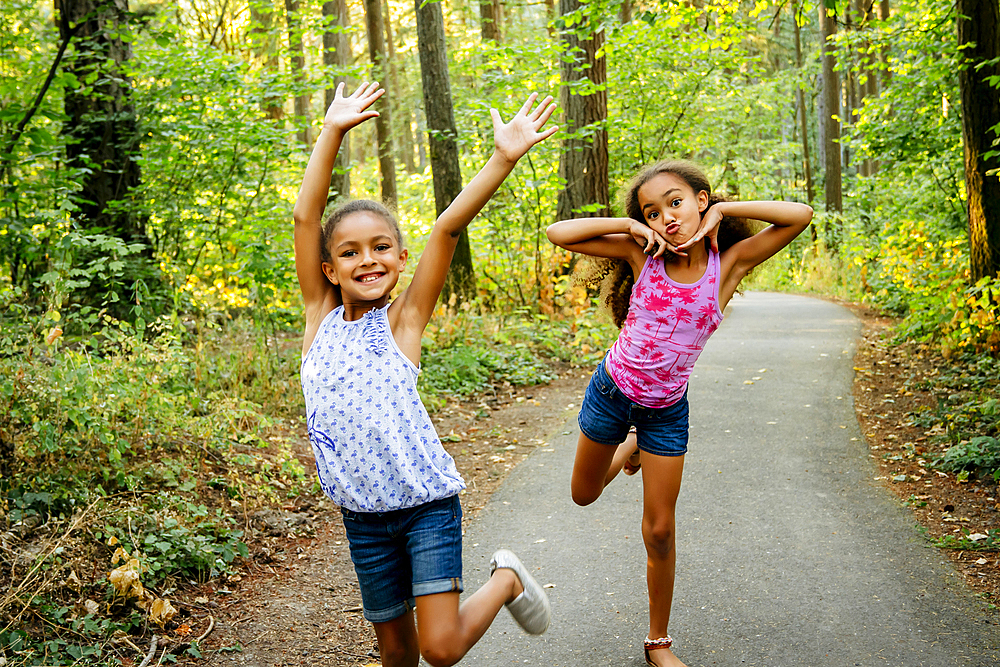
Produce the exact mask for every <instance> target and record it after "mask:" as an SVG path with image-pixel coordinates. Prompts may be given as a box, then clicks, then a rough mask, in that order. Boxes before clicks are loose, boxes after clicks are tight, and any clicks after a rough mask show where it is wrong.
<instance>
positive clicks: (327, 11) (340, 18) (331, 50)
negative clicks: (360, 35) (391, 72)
mask: <svg viewBox="0 0 1000 667" xmlns="http://www.w3.org/2000/svg"><path fill="white" fill-rule="evenodd" d="M350 25H351V16H350V13H349V11H348V9H347V0H327V2H324V3H323V28H324V32H323V64H324V65H326V66H327V67H335V68H337V70H338V73H337V76H336V78H334V79H333V81H332V84H333V87H332V88H327V89H326V94H325V100H324V101H325V105H324V107H323V108H324V110H325V109H328V108H329V107H330V105H331V104H333V98H334V96H335V94H336V92H337V85H339V84H340V83H343V84H344V94H345V95H350V94H351V92H353V91H351V90H348V88H350V81H349V80H348V78H347V77H346V76H345V75H344V72H346V71H347V68H348V67H349V66H350V64H351V60H352V54H351V37H350V35H349V34H348V33H347V28H348V27H349V26H350ZM336 28H339V30H336ZM350 158H351V134H350V132H348V133H347V134H346V135H345V136H344V139H343V141H341V144H340V151H339V152H338V153H337V160H336V162H334V163H333V179H332V180H331V181H330V197H329V198H330V201H335V200H337V199H346V198H349V197H350V196H351V167H350V164H351V159H350Z"/></svg>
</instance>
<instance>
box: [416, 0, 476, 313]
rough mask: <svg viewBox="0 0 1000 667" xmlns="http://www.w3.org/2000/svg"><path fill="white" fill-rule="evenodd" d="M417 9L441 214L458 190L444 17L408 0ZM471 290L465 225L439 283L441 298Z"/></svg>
mask: <svg viewBox="0 0 1000 667" xmlns="http://www.w3.org/2000/svg"><path fill="white" fill-rule="evenodd" d="M414 4H415V5H416V12H417V45H418V50H419V51H420V78H421V81H422V82H423V88H424V112H425V113H426V114H427V135H428V137H427V139H428V145H429V146H430V154H431V155H430V158H431V160H430V161H431V173H432V175H433V177H434V204H435V209H436V210H437V215H441V213H443V212H444V210H445V209H446V208H448V207H449V206H450V205H451V202H452V201H454V199H455V197H457V196H458V193H459V192H461V191H462V170H461V167H460V166H459V162H458V141H457V140H456V137H457V132H456V131H455V111H454V108H453V106H452V101H451V83H450V81H449V79H448V54H447V51H446V47H445V41H444V16H443V15H442V14H441V5H440V3H437V2H424V0H414ZM475 293H476V276H475V273H474V272H473V269H472V249H471V247H470V246H469V235H468V230H464V229H463V230H462V233H461V235H460V236H459V237H458V247H457V248H456V249H455V256H454V257H453V258H452V261H451V268H450V269H449V271H448V279H447V281H446V282H445V286H444V296H445V299H448V300H450V299H451V296H452V295H453V294H454V295H457V296H458V297H460V298H464V299H471V298H473V297H474V296H475Z"/></svg>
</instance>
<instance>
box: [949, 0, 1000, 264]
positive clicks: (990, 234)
mask: <svg viewBox="0 0 1000 667" xmlns="http://www.w3.org/2000/svg"><path fill="white" fill-rule="evenodd" d="M956 8H957V10H958V18H957V24H958V45H959V48H960V49H962V51H961V53H962V56H963V60H964V62H963V66H962V68H961V69H960V70H959V73H958V85H959V89H960V91H961V95H962V140H963V143H964V144H965V190H966V196H967V197H968V202H967V209H968V215H969V245H970V259H971V266H970V268H971V277H972V280H973V281H976V280H979V279H980V278H983V277H985V276H1000V178H998V176H997V172H995V171H994V172H993V173H992V174H991V173H989V172H990V171H991V170H996V169H1000V158H998V157H997V156H996V155H993V156H990V157H987V153H988V152H989V151H991V150H993V141H994V140H995V139H997V138H998V137H997V129H998V128H1000V92H998V91H997V88H996V87H995V86H994V85H991V82H990V79H991V78H992V79H993V80H994V81H997V80H1000V16H998V13H1000V9H998V4H997V0H958V2H957V7H956Z"/></svg>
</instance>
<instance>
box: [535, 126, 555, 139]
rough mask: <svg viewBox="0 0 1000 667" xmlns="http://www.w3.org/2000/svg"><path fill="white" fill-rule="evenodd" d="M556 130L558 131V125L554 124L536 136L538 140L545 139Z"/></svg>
mask: <svg viewBox="0 0 1000 667" xmlns="http://www.w3.org/2000/svg"><path fill="white" fill-rule="evenodd" d="M558 131H559V126H558V125H554V126H552V127H550V128H549V129H547V130H545V131H544V132H542V133H541V134H540V135H539V136H538V141H545V140H546V139H548V138H549V137H551V136H552V135H553V134H555V133H556V132H558Z"/></svg>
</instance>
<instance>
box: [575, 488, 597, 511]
mask: <svg viewBox="0 0 1000 667" xmlns="http://www.w3.org/2000/svg"><path fill="white" fill-rule="evenodd" d="M600 497H601V494H600V492H597V493H594V491H592V490H589V489H587V490H579V489H573V502H574V503H576V504H577V505H579V506H580V507H586V506H587V505H589V504H591V503H592V502H594V501H595V500H597V499H598V498H600Z"/></svg>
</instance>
